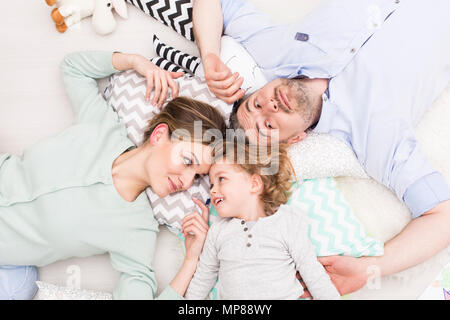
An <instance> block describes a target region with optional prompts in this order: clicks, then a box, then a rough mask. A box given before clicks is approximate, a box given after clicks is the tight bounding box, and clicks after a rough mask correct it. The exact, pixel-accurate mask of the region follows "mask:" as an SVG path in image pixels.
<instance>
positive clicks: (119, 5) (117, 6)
mask: <svg viewBox="0 0 450 320" xmlns="http://www.w3.org/2000/svg"><path fill="white" fill-rule="evenodd" d="M111 2H112V5H113V8H114V10H116V12H117V14H118V15H119V16H120V17H122V18H124V19H128V10H127V4H126V3H125V0H112V1H111Z"/></svg>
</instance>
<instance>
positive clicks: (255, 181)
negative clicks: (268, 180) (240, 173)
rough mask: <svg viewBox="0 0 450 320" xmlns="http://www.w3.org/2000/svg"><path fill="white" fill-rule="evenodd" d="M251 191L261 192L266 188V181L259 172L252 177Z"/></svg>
mask: <svg viewBox="0 0 450 320" xmlns="http://www.w3.org/2000/svg"><path fill="white" fill-rule="evenodd" d="M250 183H251V187H250V192H252V193H257V194H261V193H262V192H263V190H264V182H263V181H262V179H261V176H260V175H259V174H253V175H252V176H251V177H250Z"/></svg>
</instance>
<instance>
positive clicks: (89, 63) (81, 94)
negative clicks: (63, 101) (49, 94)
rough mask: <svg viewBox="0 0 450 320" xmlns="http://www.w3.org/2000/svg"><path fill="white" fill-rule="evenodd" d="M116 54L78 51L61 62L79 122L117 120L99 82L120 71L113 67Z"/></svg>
mask: <svg viewBox="0 0 450 320" xmlns="http://www.w3.org/2000/svg"><path fill="white" fill-rule="evenodd" d="M112 55H113V52H108V51H86V52H75V53H70V54H68V55H66V56H65V57H64V59H63V61H62V62H61V65H60V69H61V74H62V78H63V82H64V86H65V89H66V93H67V95H68V97H69V100H70V102H71V105H72V109H73V111H74V114H75V116H76V122H99V121H104V120H105V117H106V116H110V117H113V119H114V120H116V119H117V114H116V113H115V112H114V111H113V110H112V108H109V107H108V105H107V102H106V101H105V99H104V98H103V96H102V94H101V93H100V92H99V89H98V85H97V81H96V80H97V79H101V78H105V77H107V76H110V75H111V74H114V73H116V72H119V70H117V69H115V68H114V66H113V65H112ZM108 113H110V114H108Z"/></svg>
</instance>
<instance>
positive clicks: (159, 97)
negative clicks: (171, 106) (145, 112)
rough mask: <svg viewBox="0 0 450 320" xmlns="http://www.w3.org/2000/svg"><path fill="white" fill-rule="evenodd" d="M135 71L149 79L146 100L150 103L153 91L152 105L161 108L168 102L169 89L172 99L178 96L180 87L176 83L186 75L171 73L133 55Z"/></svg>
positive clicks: (143, 58)
mask: <svg viewBox="0 0 450 320" xmlns="http://www.w3.org/2000/svg"><path fill="white" fill-rule="evenodd" d="M132 66H133V69H134V70H136V72H138V73H139V74H140V75H142V76H144V77H145V78H146V79H147V92H146V94H145V99H146V100H147V101H149V99H150V94H151V92H152V89H153V90H154V93H153V99H152V104H153V105H156V106H157V107H158V108H161V107H162V105H163V103H164V101H165V100H166V97H167V93H168V90H169V87H170V88H171V89H172V97H173V98H176V97H177V96H178V85H177V83H176V82H175V81H174V79H177V78H179V77H182V76H183V75H184V73H183V72H169V71H166V70H164V69H161V68H160V67H158V66H156V65H155V64H154V63H153V62H151V61H150V60H148V59H146V58H145V57H143V56H141V55H133V62H132Z"/></svg>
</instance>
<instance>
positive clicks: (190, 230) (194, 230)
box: [183, 225, 206, 238]
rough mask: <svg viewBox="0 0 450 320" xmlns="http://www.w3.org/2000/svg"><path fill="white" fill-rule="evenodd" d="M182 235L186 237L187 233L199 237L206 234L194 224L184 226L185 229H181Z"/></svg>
mask: <svg viewBox="0 0 450 320" xmlns="http://www.w3.org/2000/svg"><path fill="white" fill-rule="evenodd" d="M183 234H184V237H187V236H188V235H193V236H195V237H201V238H204V237H205V235H206V232H205V231H204V230H202V229H200V228H198V227H197V226H195V225H190V226H188V227H186V229H184V230H183Z"/></svg>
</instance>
